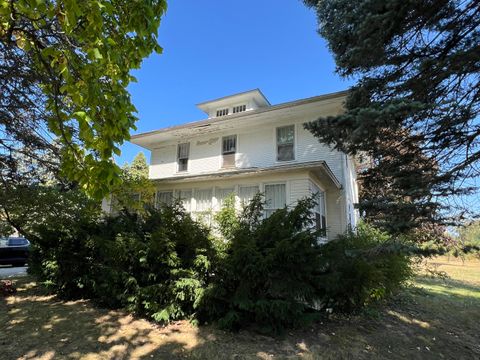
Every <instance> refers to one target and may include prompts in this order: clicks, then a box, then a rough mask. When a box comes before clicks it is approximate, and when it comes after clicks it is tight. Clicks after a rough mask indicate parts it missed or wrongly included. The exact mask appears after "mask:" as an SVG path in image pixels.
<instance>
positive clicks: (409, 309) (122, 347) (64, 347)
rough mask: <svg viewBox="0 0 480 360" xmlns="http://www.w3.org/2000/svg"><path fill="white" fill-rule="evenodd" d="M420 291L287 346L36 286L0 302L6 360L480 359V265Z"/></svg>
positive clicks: (25, 284) (437, 262)
mask: <svg viewBox="0 0 480 360" xmlns="http://www.w3.org/2000/svg"><path fill="white" fill-rule="evenodd" d="M429 268H430V269H434V270H436V271H437V272H444V273H445V274H447V275H448V276H449V277H448V278H445V279H443V278H439V277H437V278H432V277H430V276H429V272H427V271H425V268H424V267H422V268H421V269H419V271H418V275H417V276H416V278H415V281H414V282H413V284H412V286H410V287H408V288H407V289H405V290H404V291H402V292H401V293H400V294H398V295H397V296H396V297H395V298H394V299H393V300H392V301H390V302H389V303H388V304H386V305H383V306H379V307H378V308H375V309H370V310H369V311H368V312H366V313H365V314H362V315H358V316H354V317H343V316H336V315H332V316H330V318H328V319H327V318H326V319H325V320H324V321H322V322H320V323H318V324H316V325H315V326H312V327H310V328H308V329H305V330H301V331H300V330H296V331H291V332H289V333H287V334H285V336H284V337H282V338H270V337H265V336H260V335H256V334H252V333H249V332H246V331H244V332H240V333H237V334H231V333H226V332H223V331H220V330H217V329H215V328H212V327H208V326H207V327H200V328H198V327H194V326H192V325H190V324H189V323H187V322H178V323H174V324H171V325H169V326H166V327H161V326H157V325H154V324H152V323H150V322H148V321H146V320H143V319H137V318H135V317H132V316H131V315H127V314H125V313H123V312H122V311H111V310H106V309H98V308H96V307H94V306H93V305H92V304H91V303H89V302H88V301H69V302H66V301H61V300H58V299H57V298H55V296H52V295H48V294H46V293H45V292H44V290H43V289H42V287H41V286H38V285H37V284H35V282H33V281H32V279H31V278H29V277H24V278H19V279H17V286H18V287H19V291H18V293H17V294H16V295H15V296H11V297H8V298H3V299H0V358H1V359H6V360H9V359H152V358H153V359H173V358H194V359H288V358H290V359H292V358H297V357H302V358H304V359H338V358H340V359H342V358H343V359H353V358H354V359H371V358H386V359H451V358H455V359H474V358H479V359H480V261H478V260H469V261H466V262H465V263H462V261H460V260H456V259H453V258H452V259H450V261H448V259H447V258H437V259H434V260H432V261H430V264H429Z"/></svg>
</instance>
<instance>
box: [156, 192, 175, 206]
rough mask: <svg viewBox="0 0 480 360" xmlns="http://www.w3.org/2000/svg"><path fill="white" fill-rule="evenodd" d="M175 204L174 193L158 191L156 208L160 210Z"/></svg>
mask: <svg viewBox="0 0 480 360" xmlns="http://www.w3.org/2000/svg"><path fill="white" fill-rule="evenodd" d="M172 203H173V191H158V192H157V203H156V207H157V208H159V207H160V206H162V205H172Z"/></svg>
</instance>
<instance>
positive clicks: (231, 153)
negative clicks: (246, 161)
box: [222, 135, 237, 167]
mask: <svg viewBox="0 0 480 360" xmlns="http://www.w3.org/2000/svg"><path fill="white" fill-rule="evenodd" d="M236 152H237V135H230V136H224V137H223V138H222V167H235V153H236Z"/></svg>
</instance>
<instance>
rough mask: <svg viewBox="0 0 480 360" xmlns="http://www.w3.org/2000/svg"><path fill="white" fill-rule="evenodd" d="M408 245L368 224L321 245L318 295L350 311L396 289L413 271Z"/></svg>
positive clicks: (332, 305)
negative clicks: (320, 273)
mask: <svg viewBox="0 0 480 360" xmlns="http://www.w3.org/2000/svg"><path fill="white" fill-rule="evenodd" d="M408 248H409V247H408V246H407V244H404V243H403V242H402V241H400V240H396V239H393V238H392V237H390V236H389V235H388V234H386V233H383V232H381V231H380V230H378V229H375V228H374V227H372V226H369V225H367V224H360V225H359V226H358V227H357V229H356V232H350V233H348V234H346V235H344V236H341V237H339V238H338V239H337V240H335V241H331V242H329V243H327V244H325V245H324V246H323V247H322V254H321V257H320V258H321V263H320V268H321V270H322V275H321V277H320V289H319V290H320V292H319V298H320V300H321V304H322V306H323V307H324V308H330V309H333V310H335V311H341V312H351V311H355V310H358V309H360V308H362V307H364V306H366V305H368V304H370V303H372V302H373V301H377V300H381V299H383V298H385V297H387V296H389V295H391V294H392V293H393V292H394V291H396V290H398V289H399V288H400V287H401V286H402V285H403V284H404V283H405V281H407V280H408V279H409V278H410V277H411V276H412V275H413V274H412V268H411V260H410V256H409V252H408V251H407V249H408Z"/></svg>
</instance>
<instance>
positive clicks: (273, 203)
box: [265, 184, 287, 217]
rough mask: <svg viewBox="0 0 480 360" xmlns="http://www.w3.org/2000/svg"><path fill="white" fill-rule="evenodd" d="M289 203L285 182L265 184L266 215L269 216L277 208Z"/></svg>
mask: <svg viewBox="0 0 480 360" xmlns="http://www.w3.org/2000/svg"><path fill="white" fill-rule="evenodd" d="M286 205H287V194H286V186H285V184H274V185H265V215H266V217H269V216H270V215H272V214H273V213H274V212H275V211H276V210H278V209H283V208H284V207H285V206H286Z"/></svg>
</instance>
